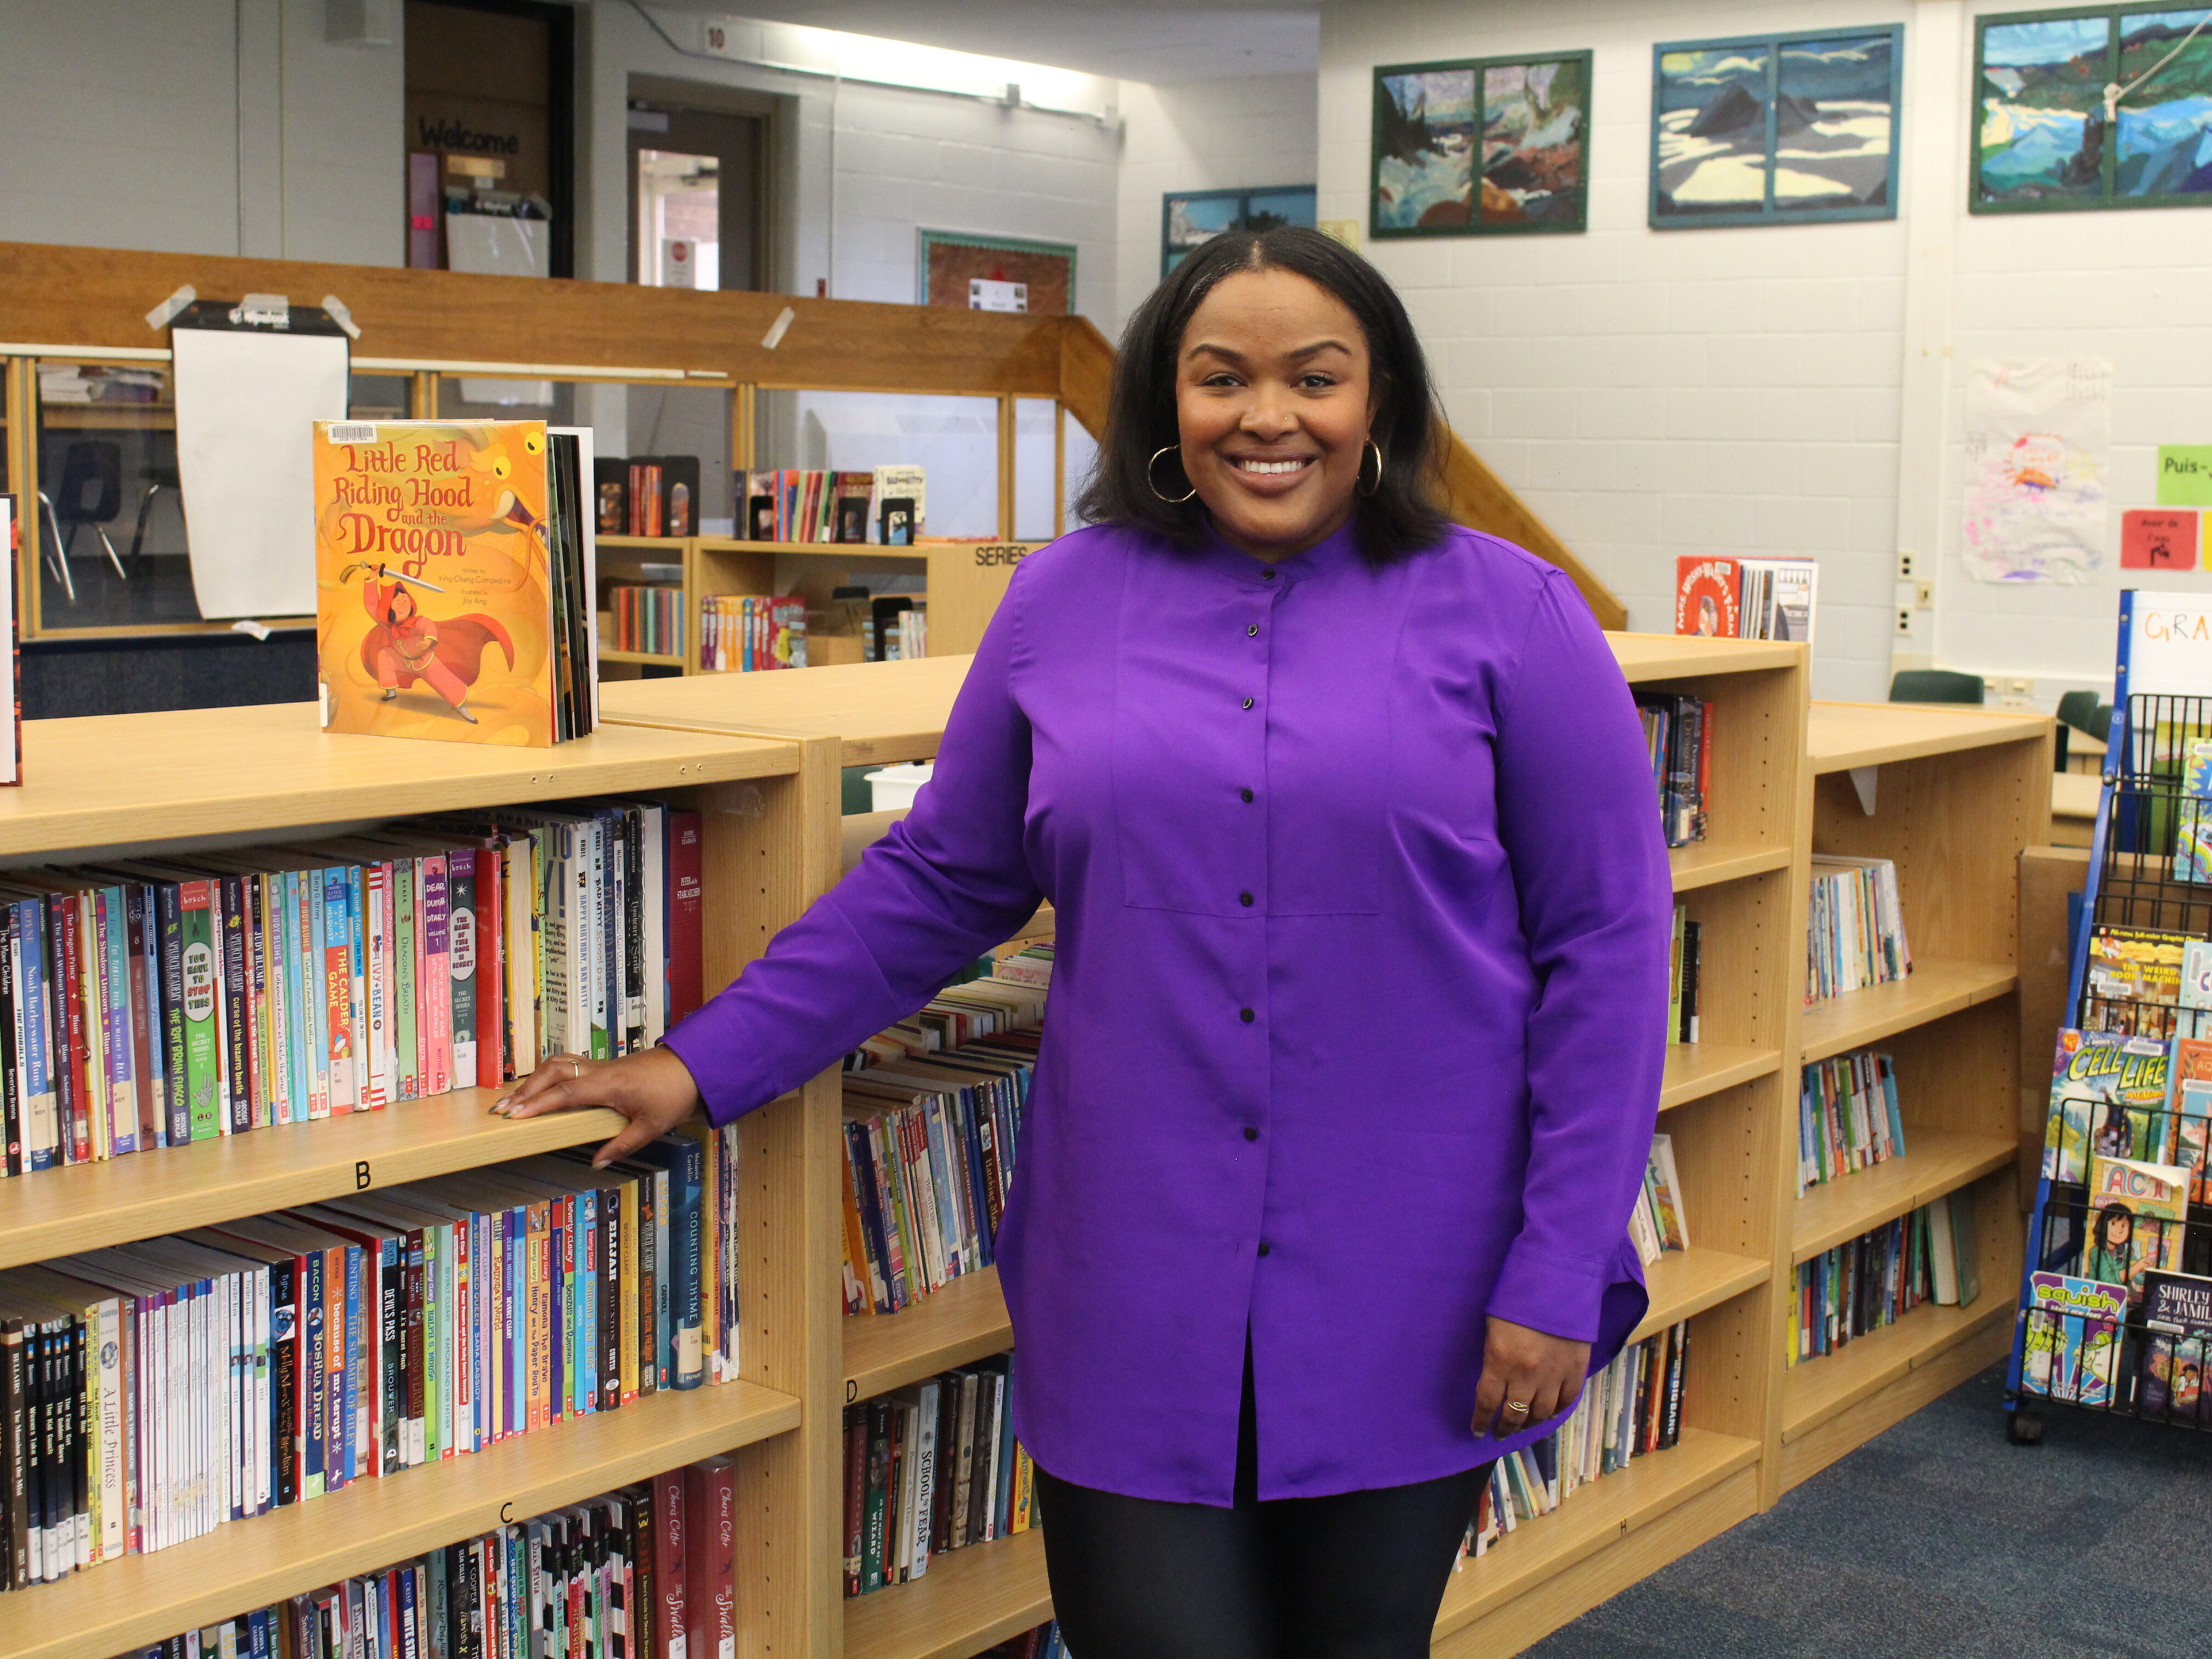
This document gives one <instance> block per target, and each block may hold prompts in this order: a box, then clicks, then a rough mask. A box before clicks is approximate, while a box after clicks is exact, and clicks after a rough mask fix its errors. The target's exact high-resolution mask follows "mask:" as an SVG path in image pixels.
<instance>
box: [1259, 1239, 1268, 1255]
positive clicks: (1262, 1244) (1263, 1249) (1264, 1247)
mask: <svg viewBox="0 0 2212 1659" xmlns="http://www.w3.org/2000/svg"><path fill="white" fill-rule="evenodd" d="M1260 1254H1261V1255H1267V1240H1266V1239H1264V1238H1263V1239H1261V1241H1260Z"/></svg>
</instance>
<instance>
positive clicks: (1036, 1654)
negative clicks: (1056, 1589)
mask: <svg viewBox="0 0 2212 1659" xmlns="http://www.w3.org/2000/svg"><path fill="white" fill-rule="evenodd" d="M975 1659H1067V1644H1066V1643H1065V1642H1063V1641H1061V1640H1060V1624H1059V1621H1058V1620H1054V1621H1052V1622H1050V1623H1048V1624H1042V1625H1039V1626H1037V1627H1036V1629H1035V1630H1025V1631H1024V1632H1022V1633H1021V1634H1020V1635H1019V1636H1010V1637H1008V1638H1006V1640H1005V1641H1003V1642H1001V1643H1000V1644H998V1645H997V1646H996V1647H991V1648H985V1649H984V1650H982V1652H981V1653H979V1654H977V1655H976V1656H975Z"/></svg>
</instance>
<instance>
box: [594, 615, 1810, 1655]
mask: <svg viewBox="0 0 2212 1659" xmlns="http://www.w3.org/2000/svg"><path fill="white" fill-rule="evenodd" d="M1614 648H1615V651H1616V654H1617V655H1618V657H1619V658H1620V661H1621V664H1622V667H1623V670H1624V671H1625V672H1626V675H1627V676H1628V678H1630V679H1631V680H1632V683H1633V684H1634V686H1635V689H1636V691H1637V693H1638V697H1639V700H1640V701H1642V702H1644V703H1645V704H1646V706H1647V709H1648V710H1649V711H1650V712H1648V713H1647V716H1646V719H1647V729H1648V730H1649V731H1651V732H1655V733H1659V734H1660V735H1659V736H1658V738H1656V742H1655V779H1654V783H1655V790H1654V793H1655V806H1656V808H1657V809H1658V810H1660V811H1662V817H1664V818H1666V819H1667V820H1668V823H1669V825H1670V836H1669V839H1670V840H1671V841H1673V842H1675V843H1676V844H1675V845H1674V848H1673V850H1672V852H1671V853H1670V862H1671V863H1672V865H1673V866H1674V872H1675V887H1676V890H1677V893H1678V894H1679V895H1680V913H1681V914H1680V924H1681V925H1680V927H1679V928H1678V934H1679V938H1678V946H1677V961H1676V973H1675V980H1676V987H1677V998H1676V1007H1675V1011H1674V1019H1675V1036H1677V1037H1678V1039H1681V1040H1680V1041H1677V1042H1675V1043H1674V1044H1673V1045H1672V1046H1670V1048H1669V1050H1668V1062H1667V1070H1666V1078H1665V1084H1664V1092H1663V1095H1662V1105H1663V1106H1664V1108H1665V1109H1666V1111H1665V1115H1664V1116H1663V1117H1662V1121H1661V1129H1662V1133H1663V1134H1664V1135H1665V1137H1666V1141H1667V1147H1668V1160H1669V1161H1668V1164H1667V1166H1666V1174H1665V1175H1664V1176H1662V1175H1661V1174H1660V1170H1661V1159H1660V1158H1659V1156H1658V1151H1657V1148H1656V1147H1655V1158H1654V1171H1655V1181H1659V1182H1662V1184H1663V1186H1664V1188H1665V1190H1666V1193H1667V1197H1666V1199H1665V1200H1664V1202H1665V1204H1666V1206H1667V1210H1668V1216H1669V1218H1670V1225H1669V1229H1668V1233H1667V1236H1666V1237H1663V1238H1662V1237H1652V1238H1651V1239H1650V1248H1649V1249H1648V1252H1647V1254H1648V1255H1650V1266H1649V1269H1648V1279H1649V1288H1650V1296H1651V1306H1650V1313H1649V1315H1648V1316H1647V1318H1646V1319H1645V1321H1644V1325H1643V1326H1642V1327H1641V1328H1639V1329H1638V1332H1637V1333H1636V1337H1637V1344H1638V1346H1636V1347H1634V1348H1632V1350H1631V1351H1630V1354H1629V1358H1626V1359H1625V1360H1624V1361H1623V1362H1621V1363H1622V1364H1623V1365H1624V1366H1626V1365H1631V1364H1632V1365H1633V1366H1634V1367H1635V1368H1636V1369H1634V1370H1633V1373H1632V1375H1631V1373H1630V1372H1628V1371H1626V1370H1624V1371H1622V1372H1621V1373H1620V1376H1618V1377H1616V1378H1615V1379H1614V1382H1613V1385H1612V1386H1611V1387H1610V1388H1609V1389H1607V1391H1605V1399H1606V1400H1607V1402H1608V1404H1607V1409H1613V1408H1615V1407H1619V1408H1621V1409H1627V1407H1628V1406H1629V1404H1630V1403H1631V1402H1632V1401H1634V1400H1637V1399H1641V1398H1642V1397H1643V1396H1644V1393H1645V1392H1646V1391H1647V1390H1657V1389H1660V1388H1661V1387H1662V1383H1663V1384H1664V1385H1665V1386H1667V1387H1668V1388H1669V1389H1671V1390H1672V1395H1673V1401H1674V1403H1673V1405H1672V1406H1671V1407H1670V1408H1669V1410H1668V1422H1667V1425H1666V1427H1665V1429H1664V1431H1663V1433H1662V1429H1661V1426H1660V1422H1659V1418H1660V1413H1658V1412H1656V1411H1647V1412H1646V1413H1645V1414H1644V1417H1642V1418H1640V1419H1638V1424H1637V1425H1636V1432H1634V1433H1632V1434H1631V1435H1629V1436H1627V1437H1626V1438H1627V1439H1632V1440H1635V1441H1636V1442H1637V1443H1638V1445H1639V1447H1641V1446H1644V1445H1646V1443H1648V1449H1644V1450H1642V1451H1641V1452H1640V1455H1636V1456H1634V1457H1633V1458H1628V1457H1624V1458H1623V1459H1622V1460H1621V1463H1620V1468H1618V1469H1613V1470H1609V1471H1607V1472H1605V1473H1604V1476H1603V1478H1602V1479H1597V1478H1596V1477H1597V1475H1598V1474H1600V1471H1599V1470H1598V1469H1597V1468H1595V1467H1594V1466H1593V1467H1592V1468H1590V1470H1589V1473H1588V1477H1587V1479H1588V1480H1589V1481H1592V1482H1594V1484H1593V1485H1592V1486H1591V1489H1590V1490H1589V1491H1588V1492H1583V1491H1580V1490H1577V1491H1575V1492H1573V1494H1572V1495H1571V1497H1570V1498H1566V1499H1565V1501H1564V1502H1559V1501H1558V1500H1555V1499H1547V1500H1546V1501H1545V1503H1544V1504H1543V1505H1542V1507H1543V1508H1544V1509H1545V1510H1547V1511H1549V1510H1552V1509H1553V1508H1556V1512H1555V1513H1554V1512H1544V1513H1541V1514H1534V1513H1532V1514H1531V1515H1529V1516H1527V1517H1525V1518H1522V1519H1521V1520H1520V1521H1519V1524H1518V1525H1517V1527H1516V1528H1515V1534H1516V1535H1513V1536H1510V1537H1499V1538H1497V1539H1495V1540H1492V1541H1489V1542H1488V1543H1487V1544H1486V1546H1485V1547H1484V1548H1483V1550H1482V1553H1481V1554H1480V1558H1479V1559H1478V1558H1475V1557H1473V1556H1470V1558H1469V1559H1467V1560H1466V1561H1465V1562H1464V1563H1463V1564H1462V1571H1460V1573H1459V1574H1458V1575H1457V1576H1456V1577H1455V1580H1454V1584H1453V1589H1452V1592H1451V1594H1450V1595H1449V1597H1448V1598H1447V1601H1446V1606H1445V1612H1444V1616H1443V1620H1442V1621H1441V1622H1440V1624H1439V1626H1438V1641H1439V1649H1438V1650H1439V1651H1457V1650H1462V1648H1464V1649H1465V1650H1468V1651H1470V1652H1471V1651H1476V1650H1482V1651H1499V1652H1504V1651H1511V1650H1514V1649H1516V1648H1517V1647H1519V1646H1521V1645H1524V1644H1526V1643H1527V1642H1528V1641H1531V1640H1534V1638H1536V1637H1537V1636H1540V1635H1541V1633H1543V1632H1545V1631H1547V1630H1549V1629H1551V1628H1553V1626H1556V1625H1558V1624H1559V1623H1561V1622H1563V1621H1564V1620H1566V1619H1568V1618H1571V1617H1572V1616H1574V1614H1575V1613H1577V1612H1579V1611H1580V1610H1581V1609H1582V1608H1583V1607H1587V1606H1589V1605H1591V1604H1592V1603H1594V1602H1595V1601H1597V1600H1599V1599H1601V1597H1602V1596H1603V1595H1607V1594H1609V1593H1611V1590H1612V1589H1615V1588H1618V1587H1619V1586H1620V1585H1621V1584H1625V1583H1630V1582H1632V1581H1633V1580H1634V1579H1635V1578H1637V1577H1641V1576H1643V1574H1644V1573H1646V1572H1648V1571H1651V1570H1652V1569H1653V1568H1654V1567H1655V1566H1656V1565H1659V1564H1660V1563H1661V1562H1662V1561H1664V1560H1667V1559H1672V1558H1673V1557H1674V1556H1675V1555H1678V1554H1680V1553H1682V1552H1683V1551H1685V1550H1687V1549H1689V1548H1692V1547H1695V1546H1696V1545H1697V1544H1698V1543H1699V1542H1702V1541H1704V1540H1705V1539H1706V1538H1708V1537H1711V1536H1712V1535H1713V1534H1715V1533H1717V1532H1718V1531H1720V1530H1721V1529H1723V1528H1725V1527H1727V1526H1729V1525H1730V1524H1732V1523H1733V1522H1735V1521H1737V1520H1740V1519H1741V1518H1743V1517H1744V1516H1747V1515H1749V1514H1752V1513H1753V1512H1754V1511H1755V1510H1757V1508H1758V1507H1759V1500H1760V1492H1759V1475H1758V1473H1757V1466H1758V1465H1759V1462H1760V1457H1761V1448H1762V1446H1763V1445H1764V1444H1765V1443H1767V1441H1768V1439H1769V1437H1770V1436H1771V1433H1772V1427H1773V1425H1772V1424H1771V1422H1770V1418H1771V1417H1772V1416H1773V1415H1775V1413H1776V1411H1777V1406H1778V1383H1779V1376H1780V1367H1779V1365H1778V1364H1769V1363H1767V1361H1766V1360H1765V1356H1768V1355H1778V1353H1779V1349H1780V1344H1781V1340H1782V1337H1781V1326H1780V1324H1779V1322H1778V1313H1779V1302H1778V1297H1777V1295H1776V1292H1775V1285H1776V1282H1777V1275H1778V1272H1780V1271H1783V1270H1784V1267H1785V1264H1786V1259H1787V1255H1788V1250H1789V1240H1788V1237H1787V1235H1786V1231H1785V1230H1784V1225H1783V1222H1782V1218H1781V1217H1780V1214H1779V1212H1778V1209H1777V1207H1776V1206H1775V1203H1774V1202H1773V1200H1772V1199H1771V1198H1770V1197H1769V1194H1774V1195H1775V1196H1778V1183H1777V1182H1776V1180H1775V1179H1774V1178H1773V1176H1775V1175H1777V1174H1778V1172H1779V1170H1780V1168H1781V1165H1782V1161H1783V1159H1784V1156H1785V1146H1786V1145H1787V1142H1786V1134H1787V1130H1788V1123H1789V1108H1790V1105H1791V1104H1792V1103H1793V1098H1794V1089H1795V1075H1794V1066H1793V1065H1792V1060H1794V1055H1795V1054H1796V1042H1797V1031H1796V1018H1797V987H1796V982H1795V980H1794V978H1793V977H1792V974H1791V971H1790V964H1791V963H1794V962H1795V961H1796V960H1797V959H1798V954H1799V952H1800V951H1802V944H1801V940H1802V934H1801V933H1800V932H1799V931H1798V926H1797V921H1796V918H1797V917H1798V916H1799V915H1802V869H1801V868H1800V860H1799V856H1798V848H1799V845H1800V842H1801V836H1800V832H1799V824H1798V815H1799V812H1800V811H1801V808H1802V793H1803V790H1802V777H1803V757H1804V753H1805V749H1804V721H1805V712H1806V708H1807V702H1806V692H1805V681H1804V673H1805V668H1804V656H1805V653H1804V652H1803V649H1802V647H1797V646H1792V645H1783V644H1773V643H1766V642H1753V643H1746V642H1740V641H1685V640H1677V639H1673V638H1644V637H1640V636H1633V635H1621V636H1615V638H1614ZM965 668H966V662H965V661H964V659H942V658H933V659H924V660H921V661H917V662H902V663H890V664H882V665H865V666H857V667H835V668H828V669H822V670H818V671H813V672H810V673H808V674H805V675H793V676H788V677H778V676H762V677H757V678H747V679H743V680H738V681H732V680H727V679H723V680H719V681H716V680H706V679H700V678H693V679H690V680H681V681H678V680H659V681H652V682H640V683H635V684H619V685H613V684H611V685H608V686H606V687H605V688H604V694H603V704H602V707H603V710H604V714H605V718H606V719H607V720H610V721H614V722H641V723H646V724H649V725H652V726H657V727H659V728H661V729H664V730H666V729H677V728H682V727H687V726H696V727H698V728H699V729H702V730H704V731H709V732H725V733H731V734H744V733H761V734H767V735H779V736H793V737H808V738H819V737H835V738H837V739H838V741H839V744H840V745H841V752H840V759H841V761H842V763H843V764H845V765H848V766H851V765H862V764H887V763H894V762H902V761H914V760H921V759H926V758H928V757H930V756H932V755H933V754H934V753H935V751H936V747H937V744H938V740H939V737H940V735H941V733H942V731H943V726H944V721H945V716H946V714H947V713H948V712H949V711H950V708H951V702H952V699H953V697H954V696H955V695H956V694H957V690H958V689H959V685H960V683H961V679H962V678H963V674H964V671H965ZM1692 705H1694V708H1693V707H1692ZM1662 716H1663V720H1664V725H1663V730H1662V726H1661V725H1660V724H1659V722H1661V720H1662ZM1699 732H1705V733H1709V734H1710V737H1709V738H1705V739H1702V740H1701V739H1700V738H1699ZM1668 769H1674V770H1677V771H1679V772H1680V774H1681V775H1680V777H1679V778H1672V779H1670V778H1668V777H1667V776H1665V775H1664V772H1665V771H1666V770H1668ZM887 822H888V820H885V821H884V823H887ZM883 827H884V824H883V823H871V824H869V825H868V826H867V830H866V834H867V835H872V834H878V833H880V832H881V829H882V828H883ZM861 839H866V835H864V836H862V837H861ZM1048 922H1049V919H1048V918H1045V917H1042V916H1041V917H1040V919H1039V921H1037V922H1033V923H1032V924H1031V929H1035V930H1038V931H1042V927H1044V926H1048ZM1028 931H1030V930H1024V932H1025V933H1026V932H1028ZM954 988H955V991H956V992H957V990H959V989H960V988H962V987H954ZM950 995H951V993H948V996H950ZM892 1035H894V1034H886V1036H887V1037H888V1036H892ZM911 1051H912V1050H911V1047H909V1049H908V1052H911ZM892 1064H893V1065H894V1066H896V1065H897V1064H898V1062H897V1061H896V1059H894V1060H893V1061H892ZM866 1077H867V1072H866V1070H862V1071H860V1073H857V1074H855V1075H853V1076H848V1079H847V1081H848V1085H852V1087H853V1088H861V1087H865V1086H866V1085H863V1084H861V1083H860V1079H866ZM865 1100H866V1097H865V1096H860V1097H856V1096H855V1095H854V1093H853V1092H852V1089H851V1088H848V1102H847V1116H848V1120H850V1119H852V1118H853V1117H854V1113H855V1111H856V1110H859V1111H861V1112H863V1113H864V1114H865V1113H866V1112H867V1111H869V1110H872V1107H867V1106H866V1105H857V1104H856V1101H865ZM850 1225H853V1224H852V1223H851V1222H850V1221H849V1220H848V1226H850ZM846 1254H847V1255H848V1257H849V1256H850V1255H852V1251H851V1249H849V1248H848V1249H847V1252H846ZM854 1293H856V1292H855V1291H854V1289H853V1287H852V1286H851V1285H850V1283H849V1281H848V1297H850V1296H851V1295H853V1294H854ZM842 1327H843V1332H844V1335H843V1352H844V1377H845V1388H844V1395H845V1398H846V1400H847V1401H848V1406H849V1405H853V1404H855V1403H856V1402H859V1401H864V1400H866V1399H869V1398H871V1397H874V1396H878V1395H883V1394H884V1393H885V1392H886V1391H889V1390H894V1389H902V1390H908V1391H910V1390H911V1389H913V1388H914V1387H915V1386H917V1385H920V1384H922V1383H925V1382H926V1381H927V1379H930V1378H932V1377H933V1376H936V1377H941V1376H945V1375H946V1374H948V1373H950V1372H951V1371H953V1370H957V1369H958V1368H960V1367H963V1366H966V1365H969V1364H974V1363H975V1362H976V1361H977V1360H978V1359H979V1358H980V1357H981V1356H984V1355H987V1354H989V1353H993V1352H997V1351H999V1350H1000V1349H1003V1348H1005V1347H1006V1346H1007V1345H1008V1344H1009V1343H1010V1341H1011V1340H1012V1334H1011V1331H1010V1330H1009V1329H1008V1328H1007V1326H1006V1313H1005V1308H1004V1304H1003V1301H1002V1299H1001V1297H1000V1295H999V1291H998V1286H997V1283H996V1276H995V1273H994V1272H992V1271H991V1270H990V1269H989V1268H988V1267H986V1268H984V1269H983V1270H982V1271H981V1272H980V1273H970V1274H967V1275H963V1276H960V1277H956V1278H952V1279H949V1280H948V1281H946V1282H945V1283H943V1284H941V1285H939V1288H937V1289H935V1290H933V1291H929V1292H928V1293H927V1294H918V1293H917V1294H911V1295H910V1296H909V1297H908V1299H907V1302H906V1304H905V1305H901V1306H899V1308H898V1310H897V1311H896V1312H890V1313H875V1314H857V1315H849V1316H847V1317H845V1318H844V1319H843V1320H842ZM897 1397H899V1398H906V1397H907V1395H899V1396H897ZM1592 1397H1593V1400H1594V1401H1595V1398H1596V1392H1595V1385H1594V1393H1593V1396H1592ZM1653 1398H1654V1399H1655V1400H1656V1393H1655V1394H1654V1395H1653ZM1592 1409H1593V1410H1594V1409H1595V1406H1594V1407H1592ZM1647 1431H1648V1432H1647ZM1593 1455H1594V1454H1593ZM1524 1495H1525V1494H1524ZM1662 1517H1666V1518H1667V1519H1668V1522H1669V1524H1668V1525H1667V1526H1665V1527H1662V1528H1650V1527H1648V1526H1647V1523H1649V1522H1654V1521H1657V1520H1659V1519H1661V1518H1662ZM829 1570H830V1569H829V1566H828V1565H825V1567H824V1571H829ZM1049 1611H1050V1609H1049V1602H1048V1598H1047V1596H1046V1592H1045V1587H1044V1580H1043V1572H1042V1554H1041V1552H1040V1551H1039V1550H1038V1547H1037V1541H1036V1539H1035V1538H1034V1537H1032V1536H1031V1535H1030V1534H1026V1533H1018V1534H1015V1535H1013V1536H1012V1537H1006V1538H1000V1539H999V1540H997V1541H992V1542H988V1543H984V1544H981V1545H975V1546H971V1547H969V1548H967V1549H963V1550H957V1551H954V1552H952V1553H950V1554H947V1555H945V1556H944V1557H942V1558H941V1559H940V1558H939V1557H937V1556H935V1555H932V1556H931V1558H930V1561H929V1565H928V1568H927V1573H926V1574H925V1575H923V1576H921V1577H915V1578H913V1579H912V1580H910V1582H908V1583H889V1584H886V1585H885V1587H884V1588H883V1589H879V1590H876V1591H874V1592H872V1593H870V1594H864V1595H859V1596H857V1597H855V1598H854V1599H853V1600H851V1601H848V1604H847V1611H846V1619H845V1632H846V1644H847V1651H848V1654H860V1653H866V1654H869V1655H872V1656H874V1655H880V1656H891V1655H896V1656H900V1659H907V1656H942V1659H964V1656H967V1655H970V1654H973V1653H975V1652H977V1651H978V1650H981V1648H983V1647H985V1646H987V1645H988V1644H990V1643H992V1642H994V1641H996V1640H999V1639H1001V1638H1003V1637H1005V1636H1006V1635H1008V1634H1011V1633H1012V1632H1018V1631H1019V1630H1021V1629H1023V1628H1025V1627H1027V1626H1033V1625H1034V1624H1036V1622H1037V1621H1038V1620H1041V1619H1042V1618H1044V1617H1046V1616H1048V1613H1049ZM1492 1644H1500V1645H1494V1646H1493V1645H1492Z"/></svg>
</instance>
